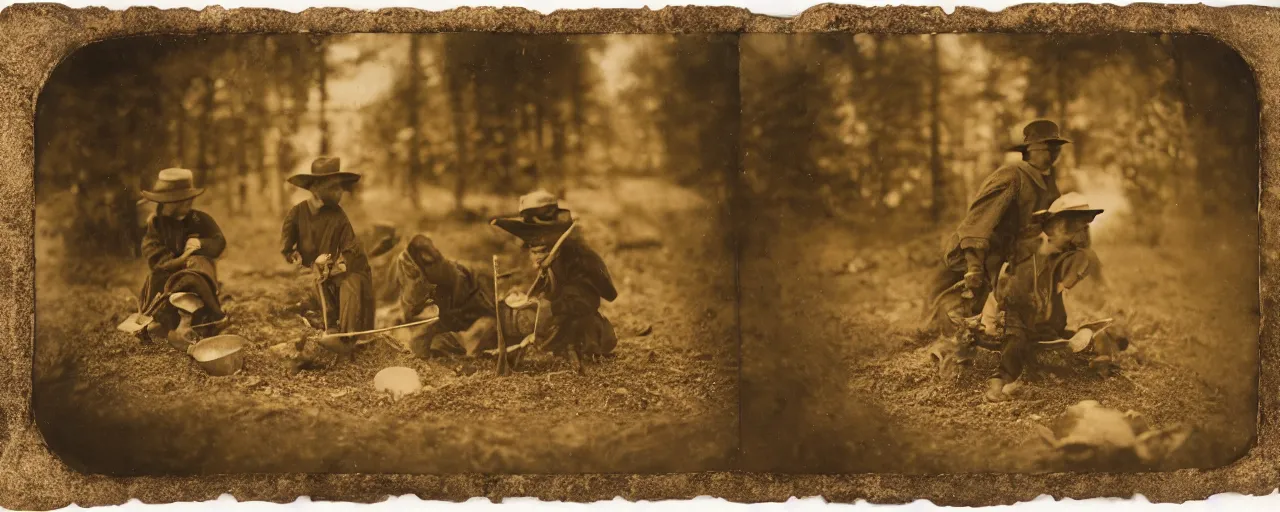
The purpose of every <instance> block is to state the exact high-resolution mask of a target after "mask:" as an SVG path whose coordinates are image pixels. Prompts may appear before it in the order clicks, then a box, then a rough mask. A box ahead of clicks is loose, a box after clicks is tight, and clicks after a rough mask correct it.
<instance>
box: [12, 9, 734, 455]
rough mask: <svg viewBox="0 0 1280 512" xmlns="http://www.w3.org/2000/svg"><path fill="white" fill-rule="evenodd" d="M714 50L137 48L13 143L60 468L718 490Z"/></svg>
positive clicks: (218, 40)
mask: <svg viewBox="0 0 1280 512" xmlns="http://www.w3.org/2000/svg"><path fill="white" fill-rule="evenodd" d="M739 127H740V120H739V106H738V57H737V36H735V35H713V36H704V35H692V36H669V35H627V36H621V35H600V36H569V37H566V36H550V35H548V36H526V35H504V34H479V33H468V34H352V35H336V36H305V35H271V36H258V35H245V36H208V37H170V36H165V37H141V38H129V39H117V40H109V41H103V42H98V43H94V44H92V45H90V46H86V47H84V48H81V49H79V50H77V51H76V52H74V53H73V54H71V55H70V56H69V57H68V58H67V59H66V60H65V61H64V62H62V63H61V64H60V65H59V66H58V68H56V69H55V70H54V72H53V73H52V75H51V76H50V77H49V80H48V81H47V82H46V84H45V86H44V89H43V90H42V92H41V94H40V96H39V98H38V102H37V114H36V174H35V180H36V203H37V204H36V227H37V235H36V237H37V238H36V244H35V247H36V256H35V258H36V339H35V346H34V357H35V361H34V371H33V373H34V375H33V378H34V391H33V410H34V414H35V419H36V422H37V424H38V426H39V428H40V431H41V432H42V434H43V435H44V437H45V440H46V442H47V443H48V445H49V447H50V448H51V449H52V451H53V452H54V453H55V454H56V455H57V456H58V457H60V458H61V459H62V460H63V461H64V462H66V463H67V464H68V465H69V466H71V467H72V468H74V469H76V470H78V471H82V472H86V473H97V474H107V475H117V476H127V475H173V474H211V473H247V472H255V473H262V472H268V473H276V472H290V473H356V472H359V473H437V474H439V473H463V472H466V473H577V472H592V473H595V472H622V473H646V472H664V473H665V472H694V471H707V470H717V469H727V468H728V467H729V464H731V462H732V459H733V457H734V454H735V453H736V451H737V449H738V419H737V402H738V383H737V373H738V371H737V361H738V353H737V350H738V348H737V339H736V332H737V325H736V324H735V316H736V315H735V310H736V309H735V305H734V304H735V298H736V297H735V284H734V283H735V275H734V247H735V241H734V240H733V239H732V233H733V230H732V229H731V228H730V225H731V222H730V221H729V219H728V206H727V205H728V203H729V201H728V196H729V193H728V190H731V189H732V186H731V184H730V180H732V179H734V176H735V175H736V173H737V172H738V170H739V165H738V154H739V147H738V136H737V132H738V130H739Z"/></svg>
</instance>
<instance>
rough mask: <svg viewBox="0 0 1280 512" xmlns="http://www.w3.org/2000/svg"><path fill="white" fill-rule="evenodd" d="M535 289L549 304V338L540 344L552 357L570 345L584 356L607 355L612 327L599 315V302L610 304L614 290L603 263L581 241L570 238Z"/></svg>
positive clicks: (613, 341)
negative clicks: (550, 325)
mask: <svg viewBox="0 0 1280 512" xmlns="http://www.w3.org/2000/svg"><path fill="white" fill-rule="evenodd" d="M544 273H545V276H546V277H544V279H543V280H542V284H540V285H539V286H538V288H537V289H535V292H534V293H535V295H536V294H542V295H543V296H545V297H546V298H547V299H548V300H549V301H550V303H551V319H552V324H553V325H552V327H551V329H550V330H551V334H550V335H549V336H547V337H546V338H544V339H543V340H542V345H543V347H544V349H545V350H548V351H550V352H553V353H558V352H562V351H564V350H565V349H566V348H567V347H568V346H570V345H573V346H576V347H577V348H578V350H579V351H580V352H581V353H584V354H607V353H609V352H612V351H613V349H614V347H615V346H617V343H618V338H617V335H616V334H615V333H614V330H613V325H612V324H611V323H610V322H609V320H608V319H607V318H605V317H604V316H603V315H601V314H600V311H599V310H600V301H601V300H602V299H603V300H606V301H610V302H612V301H614V300H616V299H617V298H618V290H617V288H615V287H614V285H613V278H612V277H611V276H610V275H609V269H608V267H607V266H605V263H604V259H603V258H601V257H600V255H599V254H597V253H596V252H595V251H594V250H592V249H591V247H589V246H587V244H586V242H584V241H583V240H582V239H580V238H578V237H575V236H570V237H569V238H568V239H566V240H565V242H564V244H563V245H562V246H561V247H560V253H559V255H558V256H557V257H556V259H555V260H554V261H552V262H551V265H550V266H549V267H548V268H547V269H546V270H544Z"/></svg>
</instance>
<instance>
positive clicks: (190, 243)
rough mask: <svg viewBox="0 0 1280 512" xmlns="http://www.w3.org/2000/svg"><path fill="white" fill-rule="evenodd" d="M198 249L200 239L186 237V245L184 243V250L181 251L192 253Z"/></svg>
mask: <svg viewBox="0 0 1280 512" xmlns="http://www.w3.org/2000/svg"><path fill="white" fill-rule="evenodd" d="M198 250H200V239H199V238H188V239H187V245H186V247H185V248H184V251H183V252H187V253H193V252H196V251H198Z"/></svg>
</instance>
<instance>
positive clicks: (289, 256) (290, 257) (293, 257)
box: [284, 251, 302, 265]
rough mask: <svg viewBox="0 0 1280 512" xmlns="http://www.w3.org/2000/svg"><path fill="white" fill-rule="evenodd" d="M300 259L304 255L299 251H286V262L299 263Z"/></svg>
mask: <svg viewBox="0 0 1280 512" xmlns="http://www.w3.org/2000/svg"><path fill="white" fill-rule="evenodd" d="M300 259H302V257H301V256H299V255H298V251H288V252H286V253H284V262H285V263H288V264H290V265H295V264H297V263H298V260H300Z"/></svg>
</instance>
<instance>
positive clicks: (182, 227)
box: [138, 168, 227, 338]
mask: <svg viewBox="0 0 1280 512" xmlns="http://www.w3.org/2000/svg"><path fill="white" fill-rule="evenodd" d="M194 182H195V179H194V173H192V172H191V171H190V170H189V169H181V168H170V169H164V170H161V171H160V173H159V175H158V176H157V177H156V182H155V185H153V186H152V188H151V190H144V191H142V197H143V200H144V201H150V202H153V203H156V212H155V215H152V216H151V218H150V219H148V220H147V231H146V234H145V235H143V237H142V254H143V257H145V258H146V260H147V266H148V268H149V269H150V273H149V274H148V275H147V278H146V280H145V281H144V282H143V284H142V289H141V290H140V291H139V295H138V302H139V305H141V306H142V308H141V309H143V310H149V309H151V308H152V306H155V313H154V318H155V321H154V322H152V323H151V324H150V325H148V329H147V331H145V332H144V333H143V335H144V336H149V337H152V338H156V337H165V336H167V335H168V334H169V333H170V332H171V331H173V330H174V329H176V328H178V326H179V324H180V322H181V320H182V313H180V312H179V310H177V309H175V308H173V307H171V306H170V305H168V304H166V303H158V301H167V300H168V298H169V296H170V295H172V294H174V293H179V292H187V293H194V294H196V296H198V297H199V298H200V304H199V307H198V308H197V309H195V310H194V311H193V312H192V317H191V318H189V320H190V321H191V324H190V325H200V324H206V323H210V322H216V321H218V320H221V319H222V318H223V317H224V316H225V315H224V314H223V312H222V308H221V306H220V304H219V302H218V293H217V292H218V279H217V266H216V264H215V260H216V259H217V258H218V257H219V256H221V255H222V251H223V249H225V248H226V245H227V242H226V239H225V238H224V237H223V235H222V230H221V229H220V228H219V227H218V223H217V222H215V221H214V220H213V217H212V216H211V215H209V214H208V213H205V212H203V211H200V210H195V209H193V208H192V205H193V203H194V200H195V198H196V197H198V196H200V195H201V194H203V193H204V192H205V190H204V189H203V188H199V187H196V186H195V185H194ZM215 329H216V328H211V329H206V330H205V331H206V332H204V333H203V334H211V333H212V331H213V330H215ZM183 335H184V336H185V335H186V333H183Z"/></svg>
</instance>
